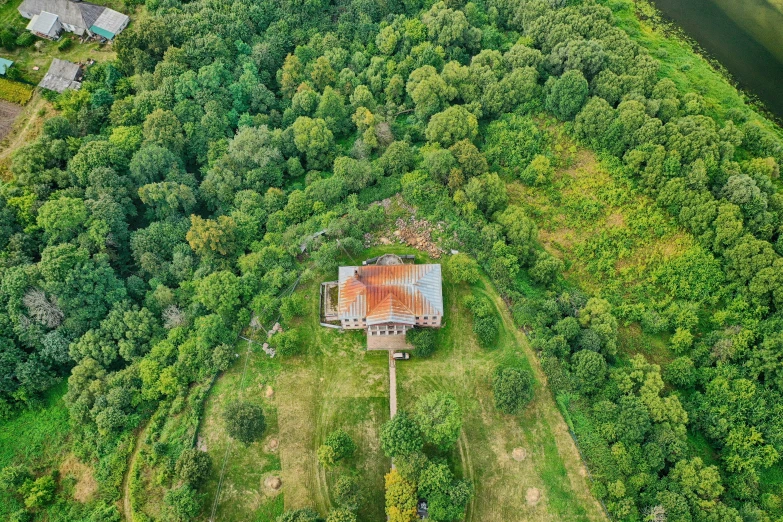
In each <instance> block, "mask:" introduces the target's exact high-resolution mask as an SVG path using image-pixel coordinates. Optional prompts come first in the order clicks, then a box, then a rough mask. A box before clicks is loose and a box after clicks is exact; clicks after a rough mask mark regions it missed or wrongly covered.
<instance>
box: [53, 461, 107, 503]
mask: <svg viewBox="0 0 783 522" xmlns="http://www.w3.org/2000/svg"><path fill="white" fill-rule="evenodd" d="M60 476H61V477H65V478H67V477H73V478H74V479H76V485H75V486H74V488H73V498H74V499H75V500H77V501H78V502H82V503H84V502H89V501H90V500H92V499H93V498H94V497H95V493H97V491H98V482H97V481H96V480H95V477H94V476H93V470H92V468H91V467H90V466H88V465H87V464H85V463H83V462H81V461H80V460H79V459H77V458H76V456H75V455H68V457H67V458H66V459H65V460H64V461H63V462H62V464H60Z"/></svg>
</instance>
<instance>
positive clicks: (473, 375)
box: [397, 280, 603, 522]
mask: <svg viewBox="0 0 783 522" xmlns="http://www.w3.org/2000/svg"><path fill="white" fill-rule="evenodd" d="M471 291H472V292H474V293H476V294H479V295H483V296H484V297H486V298H488V299H489V300H491V301H492V302H493V303H494V304H495V307H496V310H497V313H498V315H499V317H500V319H501V321H502V324H503V328H502V331H501V335H500V338H499V340H498V343H497V346H496V347H495V349H493V350H484V349H482V348H480V347H479V346H478V344H477V341H476V339H475V336H474V335H473V333H472V331H471V328H472V324H471V319H470V314H469V312H468V311H467V310H465V309H464V307H463V306H462V305H461V304H460V303H461V301H462V299H463V298H464V297H465V296H466V295H468V294H470V293H471ZM444 294H445V295H444V299H445V305H446V315H445V320H444V327H443V328H442V329H441V331H440V334H439V341H438V350H437V352H436V354H435V355H434V356H433V357H432V358H430V359H418V360H417V359H411V360H410V361H407V362H405V363H401V364H398V366H397V371H398V377H397V379H398V383H400V386H399V392H398V393H399V400H400V406H401V407H402V408H408V409H410V408H412V407H413V405H414V404H415V402H416V400H417V398H418V397H420V396H421V395H423V394H425V393H427V392H429V391H432V390H442V391H447V392H450V393H452V394H454V395H455V396H456V398H457V401H458V402H459V404H460V406H461V408H462V411H463V418H464V425H463V430H462V434H461V436H460V439H459V442H458V445H457V450H456V451H455V452H454V454H453V455H451V460H452V461H453V463H454V464H455V466H456V468H457V469H458V470H460V471H461V473H462V475H463V476H465V477H467V478H469V479H470V480H471V481H472V482H473V484H474V486H475V491H476V494H475V498H474V499H473V501H472V502H471V505H470V507H469V510H468V516H467V518H466V520H467V521H469V522H480V521H481V522H492V521H498V522H501V521H511V520H603V513H602V511H601V508H600V506H599V505H598V503H597V502H596V501H595V499H594V498H593V497H592V495H591V494H590V491H589V487H588V480H587V479H586V477H585V474H586V472H585V469H584V467H583V466H582V463H581V461H580V460H579V456H578V453H577V451H576V448H575V446H574V445H573V442H572V440H571V438H570V436H569V434H568V429H567V426H566V424H565V422H564V421H563V418H562V417H561V416H560V413H559V412H558V411H557V409H556V406H555V403H554V401H553V399H552V396H551V393H550V391H549V390H548V389H547V388H546V386H545V385H539V386H537V388H536V394H535V399H534V400H533V402H532V403H531V404H530V406H528V407H527V408H526V410H525V412H524V413H523V414H522V415H520V416H519V417H515V416H508V415H503V414H500V413H499V412H498V411H497V410H496V409H495V406H494V403H493V398H492V392H491V388H490V382H491V375H492V372H493V371H494V370H495V367H496V366H497V365H500V364H502V365H511V366H517V367H523V368H530V369H532V371H533V372H534V375H535V376H536V379H537V381H538V382H539V383H543V382H544V381H545V380H544V377H543V373H542V372H541V370H540V368H539V367H538V361H537V359H536V358H535V356H534V355H533V353H532V351H531V349H530V347H529V345H528V343H527V340H526V339H525V338H524V335H523V334H522V333H521V332H519V331H518V330H517V329H516V328H515V327H514V324H513V322H512V320H511V317H510V316H509V314H508V311H507V308H506V306H505V303H504V302H503V301H502V300H501V299H500V298H499V296H498V295H497V293H496V292H495V291H494V290H493V289H492V288H491V286H490V285H489V283H488V282H487V281H486V280H484V281H482V282H481V283H480V284H479V285H477V287H475V288H473V289H472V290H471V289H470V288H468V287H467V286H466V285H459V286H456V285H453V284H451V283H449V282H448V281H447V282H446V283H445V285H444ZM515 448H523V449H524V450H525V451H526V454H527V457H526V458H525V459H524V460H523V461H521V462H518V461H516V460H515V459H513V458H512V452H513V450H514V449H515ZM529 488H537V489H539V490H540V491H541V500H540V501H539V502H538V503H537V504H535V505H531V504H529V503H528V502H527V501H526V492H527V491H528V489H529Z"/></svg>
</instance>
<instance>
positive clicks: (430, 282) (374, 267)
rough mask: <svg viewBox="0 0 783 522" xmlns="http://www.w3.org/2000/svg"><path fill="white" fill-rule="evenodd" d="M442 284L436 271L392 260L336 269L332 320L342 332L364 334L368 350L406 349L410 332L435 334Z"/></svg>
mask: <svg viewBox="0 0 783 522" xmlns="http://www.w3.org/2000/svg"><path fill="white" fill-rule="evenodd" d="M441 283H442V281H441V270H440V265H436V264H428V265H414V264H404V263H403V262H402V260H401V259H400V258H399V257H398V256H394V255H386V256H382V257H381V258H379V259H378V261H377V263H376V264H370V265H362V266H341V267H340V270H339V279H338V299H337V319H338V320H339V321H340V325H341V326H342V328H343V329H346V330H359V329H363V330H366V331H367V349H368V350H388V349H399V348H406V347H408V346H407V345H406V344H405V333H406V332H407V331H408V330H409V329H411V328H413V327H415V326H418V327H428V328H440V326H441V321H442V320H443V290H442V285H441Z"/></svg>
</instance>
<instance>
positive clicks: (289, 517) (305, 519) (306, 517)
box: [275, 508, 320, 522]
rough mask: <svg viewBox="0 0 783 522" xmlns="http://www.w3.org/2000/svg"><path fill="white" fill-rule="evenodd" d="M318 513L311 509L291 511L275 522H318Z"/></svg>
mask: <svg viewBox="0 0 783 522" xmlns="http://www.w3.org/2000/svg"><path fill="white" fill-rule="evenodd" d="M319 520H320V517H319V516H318V513H316V512H315V511H313V510H312V509H310V508H304V509H291V510H288V511H286V512H285V513H283V514H282V515H280V516H279V517H277V519H276V520H275V522H318V521H319Z"/></svg>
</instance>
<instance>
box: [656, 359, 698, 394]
mask: <svg viewBox="0 0 783 522" xmlns="http://www.w3.org/2000/svg"><path fill="white" fill-rule="evenodd" d="M663 376H664V378H665V379H666V380H667V381H669V382H670V383H672V384H675V385H677V386H681V387H683V388H690V387H691V386H693V384H694V382H695V380H696V369H695V367H694V365H693V361H692V360H691V359H690V358H689V357H677V358H676V359H674V360H673V361H672V362H670V363H669V364H668V365H667V366H666V369H664V371H663Z"/></svg>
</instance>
